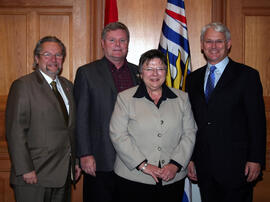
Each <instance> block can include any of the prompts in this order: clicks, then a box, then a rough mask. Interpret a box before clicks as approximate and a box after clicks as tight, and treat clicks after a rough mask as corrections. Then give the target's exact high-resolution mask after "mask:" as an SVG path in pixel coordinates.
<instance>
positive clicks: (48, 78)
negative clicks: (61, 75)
mask: <svg viewBox="0 0 270 202" xmlns="http://www.w3.org/2000/svg"><path fill="white" fill-rule="evenodd" d="M39 72H40V73H41V74H42V76H43V77H44V79H45V80H46V81H47V83H48V84H49V85H50V86H51V82H52V81H55V82H56V84H58V83H59V80H58V76H56V78H55V80H53V79H52V78H51V77H49V76H48V75H47V74H45V73H44V72H43V71H41V70H40V69H39Z"/></svg>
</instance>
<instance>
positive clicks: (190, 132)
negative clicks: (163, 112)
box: [171, 95, 197, 168]
mask: <svg viewBox="0 0 270 202" xmlns="http://www.w3.org/2000/svg"><path fill="white" fill-rule="evenodd" d="M180 101H181V103H183V110H182V111H181V112H179V113H182V116H183V119H182V122H183V123H182V126H183V128H182V129H181V130H182V135H181V139H180V141H179V144H178V145H177V146H176V147H175V149H174V151H173V153H172V157H171V159H172V160H174V161H176V162H177V163H179V164H180V165H181V166H182V167H183V168H186V167H187V166H188V163H189V161H190V158H191V156H192V152H193V148H194V145H195V139H196V131H197V126H196V123H195V120H194V117H193V113H192V110H191V106H190V102H189V99H188V95H186V96H185V97H183V99H181V100H180Z"/></svg>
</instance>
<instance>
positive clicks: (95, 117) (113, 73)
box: [74, 22, 139, 202]
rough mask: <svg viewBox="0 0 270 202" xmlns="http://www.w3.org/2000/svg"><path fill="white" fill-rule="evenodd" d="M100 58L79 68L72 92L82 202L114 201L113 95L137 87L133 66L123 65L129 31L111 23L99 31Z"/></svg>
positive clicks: (136, 73)
mask: <svg viewBox="0 0 270 202" xmlns="http://www.w3.org/2000/svg"><path fill="white" fill-rule="evenodd" d="M101 37H102V40H101V45H102V48H103V51H104V57H103V58H102V59H101V60H97V61H94V62H92V63H89V64H86V65H84V66H82V67H80V68H79V69H78V71H77V74H76V79H75V85H74V92H75V101H76V106H77V119H76V123H77V125H76V139H77V155H78V157H79V158H80V163H81V167H82V170H83V171H84V183H83V198H84V202H101V201H102V202H112V201H117V200H116V199H115V179H114V177H115V176H114V173H113V166H114V161H115V150H114V148H113V145H112V143H111V140H110V137H109V124H110V119H111V114H112V112H113V109H114V104H115V101H116V97H117V93H118V92H121V91H123V90H125V89H127V88H130V87H132V86H135V85H136V84H137V83H138V77H137V76H138V75H139V74H138V70H137V66H135V65H133V64H131V63H129V62H127V60H126V56H127V53H128V44H129V31H128V28H127V27H126V26H125V25H124V24H122V23H120V22H115V23H111V24H108V25H107V26H106V27H105V28H104V29H103V31H102V36H101Z"/></svg>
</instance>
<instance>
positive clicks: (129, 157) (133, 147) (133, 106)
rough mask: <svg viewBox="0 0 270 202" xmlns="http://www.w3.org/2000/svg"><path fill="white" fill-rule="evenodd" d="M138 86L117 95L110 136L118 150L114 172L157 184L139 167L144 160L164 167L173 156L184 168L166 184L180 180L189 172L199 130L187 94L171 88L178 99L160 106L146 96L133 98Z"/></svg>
mask: <svg viewBox="0 0 270 202" xmlns="http://www.w3.org/2000/svg"><path fill="white" fill-rule="evenodd" d="M137 88H138V87H133V88H131V89H128V90H126V91H123V92H122V93H120V94H119V95H118V97H117V102H116V105H115V108H114V112H113V115H112V118H111V123H110V137H111V140H112V142H113V145H114V147H115V149H116V153H117V156H116V161H115V166H114V171H115V172H116V174H117V175H119V176H121V177H123V178H126V179H128V180H131V181H136V182H141V183H145V184H155V181H154V179H153V178H152V177H151V176H149V175H146V174H144V173H142V172H140V171H138V170H137V169H136V167H137V166H138V165H139V164H140V163H141V162H142V161H143V160H145V159H147V160H148V163H150V164H153V165H156V166H158V164H159V162H160V163H161V166H162V167H163V166H164V165H166V164H168V163H169V161H170V160H171V159H172V160H174V161H176V162H177V163H179V164H180V165H181V166H183V168H182V169H181V171H180V172H178V173H177V174H176V176H175V178H174V179H173V180H171V181H169V182H165V181H164V182H163V184H171V183H174V182H176V181H179V180H181V179H183V178H184V177H185V176H186V174H187V169H186V168H187V165H188V162H189V160H190V157H191V154H192V151H193V147H194V143H195V133H196V129H197V127H196V124H195V121H194V119H193V114H192V111H191V107H190V103H189V99H188V95H187V94H186V93H184V92H182V91H180V90H177V89H172V88H170V90H172V91H173V92H174V93H175V95H176V96H177V98H174V99H169V98H168V99H166V100H165V101H163V102H162V103H161V105H160V107H159V108H157V107H156V105H155V104H154V103H153V102H151V101H149V100H148V99H146V98H145V97H143V98H135V97H133V95H134V94H135V92H136V90H137Z"/></svg>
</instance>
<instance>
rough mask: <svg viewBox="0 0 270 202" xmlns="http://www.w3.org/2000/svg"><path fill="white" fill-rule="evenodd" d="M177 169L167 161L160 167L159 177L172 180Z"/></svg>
mask: <svg viewBox="0 0 270 202" xmlns="http://www.w3.org/2000/svg"><path fill="white" fill-rule="evenodd" d="M177 171H178V167H177V166H176V165H174V164H172V163H169V164H167V165H165V166H164V167H162V168H161V173H160V176H159V177H160V178H161V179H162V180H164V181H166V182H168V181H170V180H172V179H173V178H174V177H175V175H176V173H177Z"/></svg>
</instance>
